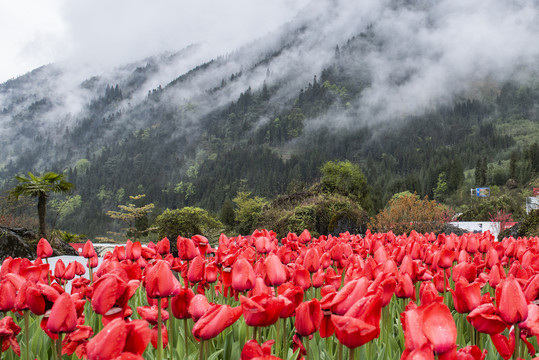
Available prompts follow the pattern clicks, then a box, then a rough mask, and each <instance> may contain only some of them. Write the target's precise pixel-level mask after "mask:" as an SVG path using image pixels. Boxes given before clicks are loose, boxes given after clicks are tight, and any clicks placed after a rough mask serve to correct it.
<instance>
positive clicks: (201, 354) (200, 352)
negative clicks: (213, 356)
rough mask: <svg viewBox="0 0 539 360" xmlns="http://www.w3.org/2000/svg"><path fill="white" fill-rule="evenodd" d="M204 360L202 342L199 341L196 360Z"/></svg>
mask: <svg viewBox="0 0 539 360" xmlns="http://www.w3.org/2000/svg"><path fill="white" fill-rule="evenodd" d="M202 359H204V340H200V348H199V351H198V360H202Z"/></svg>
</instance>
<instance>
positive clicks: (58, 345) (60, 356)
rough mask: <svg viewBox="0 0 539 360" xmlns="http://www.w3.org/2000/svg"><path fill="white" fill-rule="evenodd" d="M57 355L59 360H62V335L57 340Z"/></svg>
mask: <svg viewBox="0 0 539 360" xmlns="http://www.w3.org/2000/svg"><path fill="white" fill-rule="evenodd" d="M56 355H57V356H58V360H62V333H59V334H58V339H57V340H56Z"/></svg>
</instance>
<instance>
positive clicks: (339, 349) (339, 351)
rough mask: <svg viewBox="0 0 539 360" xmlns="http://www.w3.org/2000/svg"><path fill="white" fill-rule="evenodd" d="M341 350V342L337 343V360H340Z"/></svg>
mask: <svg viewBox="0 0 539 360" xmlns="http://www.w3.org/2000/svg"><path fill="white" fill-rule="evenodd" d="M342 348H343V345H342V342H340V341H339V347H338V350H337V353H338V355H337V358H338V359H339V360H342Z"/></svg>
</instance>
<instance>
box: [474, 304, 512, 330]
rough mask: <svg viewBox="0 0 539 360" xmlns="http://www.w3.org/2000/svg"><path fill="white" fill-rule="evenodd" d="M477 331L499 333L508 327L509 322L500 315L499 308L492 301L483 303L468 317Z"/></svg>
mask: <svg viewBox="0 0 539 360" xmlns="http://www.w3.org/2000/svg"><path fill="white" fill-rule="evenodd" d="M466 319H467V320H468V322H469V323H470V324H472V326H473V327H474V328H476V329H477V331H479V332H482V333H485V334H490V335H494V334H499V333H501V332H502V331H504V330H505V329H506V327H507V323H506V322H505V321H503V320H502V318H501V317H500V316H499V312H498V309H497V308H496V307H495V306H494V304H492V303H486V304H481V305H479V306H478V307H476V308H475V309H474V310H473V311H472V312H470V314H469V315H468V316H467V317H466Z"/></svg>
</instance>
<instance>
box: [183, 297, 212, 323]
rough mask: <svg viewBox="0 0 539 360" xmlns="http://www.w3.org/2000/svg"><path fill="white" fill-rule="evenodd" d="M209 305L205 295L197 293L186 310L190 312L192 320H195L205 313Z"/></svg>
mask: <svg viewBox="0 0 539 360" xmlns="http://www.w3.org/2000/svg"><path fill="white" fill-rule="evenodd" d="M209 307H210V303H209V302H208V299H207V298H206V296H204V295H202V294H197V295H195V297H193V298H192V299H191V303H190V304H189V308H188V311H189V314H191V317H192V318H193V321H194V322H197V321H198V320H199V319H200V318H201V317H202V316H203V315H204V314H205V313H206V311H207V310H208V308H209Z"/></svg>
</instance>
